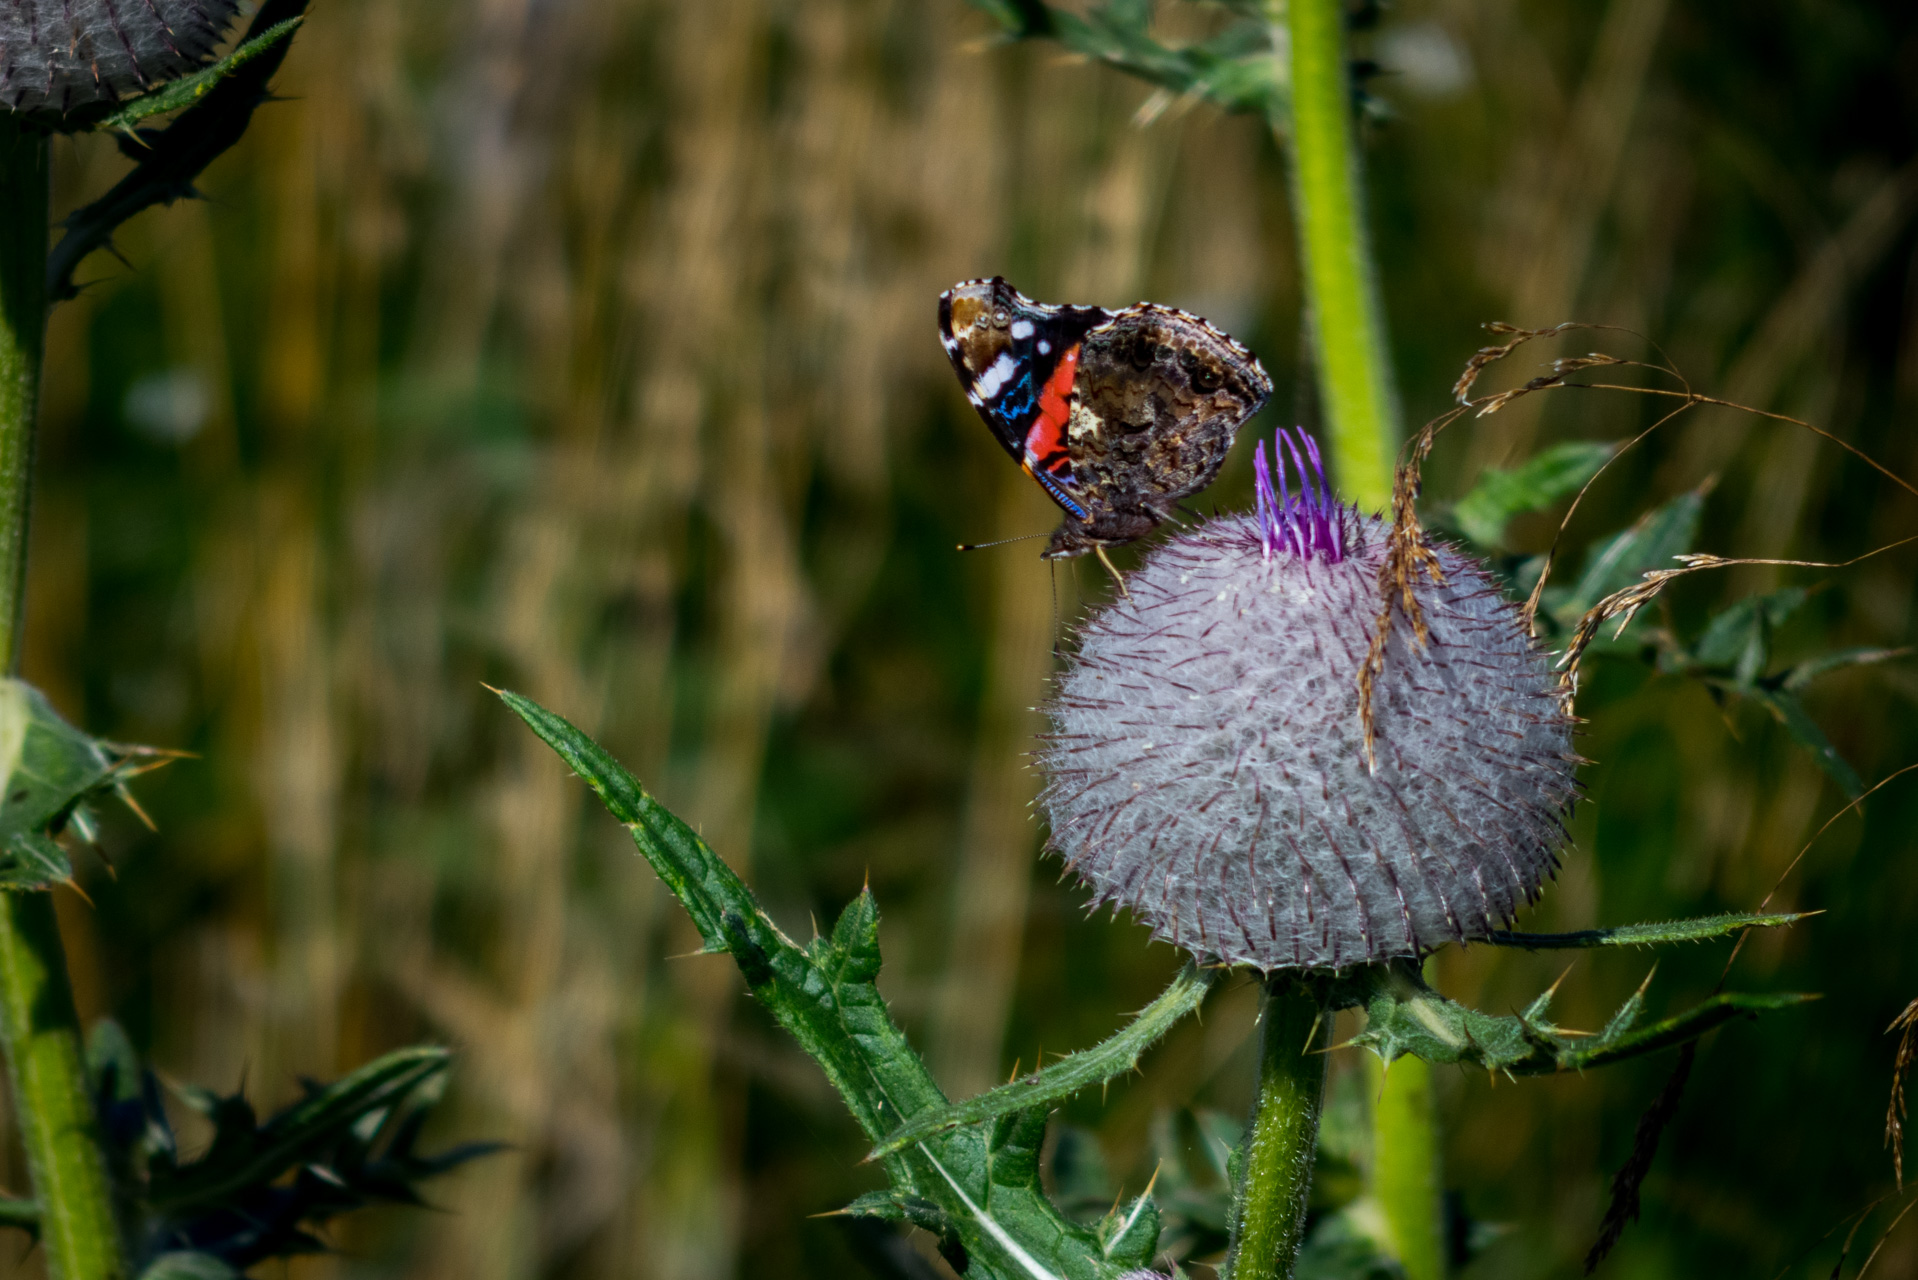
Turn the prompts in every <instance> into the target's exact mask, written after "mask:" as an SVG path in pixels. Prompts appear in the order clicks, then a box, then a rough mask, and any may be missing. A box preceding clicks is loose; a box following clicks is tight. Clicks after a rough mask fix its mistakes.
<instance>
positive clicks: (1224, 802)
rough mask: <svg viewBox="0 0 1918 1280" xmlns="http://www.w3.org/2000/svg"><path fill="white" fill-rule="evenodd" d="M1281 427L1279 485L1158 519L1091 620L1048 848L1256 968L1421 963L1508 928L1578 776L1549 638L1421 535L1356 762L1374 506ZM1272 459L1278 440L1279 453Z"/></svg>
mask: <svg viewBox="0 0 1918 1280" xmlns="http://www.w3.org/2000/svg"><path fill="white" fill-rule="evenodd" d="M1299 439H1300V442H1301V443H1302V444H1303V449H1302V450H1301V448H1300V445H1299V444H1295V443H1294V442H1293V440H1292V439H1291V437H1290V436H1289V435H1288V434H1286V433H1284V432H1281V433H1280V440H1281V442H1282V448H1283V449H1284V450H1285V451H1286V452H1289V453H1290V455H1291V461H1292V464H1293V465H1292V470H1294V471H1295V472H1296V474H1297V476H1298V480H1299V489H1300V492H1299V493H1298V494H1293V493H1292V492H1291V491H1290V484H1289V482H1288V478H1287V470H1288V468H1287V466H1286V454H1285V452H1279V466H1278V485H1277V489H1276V492H1275V491H1274V485H1273V481H1272V473H1271V470H1270V469H1269V468H1268V466H1267V463H1266V457H1265V447H1264V445H1263V443H1261V444H1260V446H1259V450H1258V455H1257V484H1258V493H1259V502H1258V509H1257V511H1256V512H1255V513H1254V514H1253V515H1250V516H1244V515H1239V516H1224V517H1220V518H1218V519H1215V520H1212V521H1210V522H1208V523H1206V524H1204V525H1202V526H1200V527H1199V528H1197V529H1195V530H1193V531H1191V532H1188V533H1184V534H1181V535H1180V536H1178V537H1176V538H1173V539H1172V540H1170V541H1169V542H1167V543H1166V544H1164V545H1163V546H1161V547H1159V548H1158V549H1157V550H1155V551H1154V552H1153V553H1152V554H1151V555H1150V556H1148V557H1147V559H1146V561H1145V563H1144V565H1143V566H1142V567H1141V568H1139V569H1138V570H1136V571H1135V572H1133V573H1132V574H1131V575H1130V576H1129V577H1128V579H1127V585H1128V588H1129V591H1130V598H1129V599H1122V600H1119V601H1116V602H1115V603H1114V604H1112V605H1111V606H1109V607H1108V608H1106V609H1105V610H1104V611H1102V612H1101V613H1099V614H1097V615H1096V616H1094V617H1093V618H1092V619H1091V620H1090V621H1088V622H1087V623H1086V624H1085V626H1084V628H1083V629H1082V631H1081V633H1080V644H1079V651H1078V653H1077V655H1076V657H1075V658H1074V659H1073V661H1072V662H1071V664H1070V666H1069V667H1068V669H1067V670H1066V672H1065V673H1064V675H1063V676H1062V677H1061V680H1060V684H1059V690H1058V693H1057V695H1056V696H1055V697H1054V698H1053V699H1052V701H1051V703H1050V704H1049V705H1048V707H1047V711H1048V713H1049V715H1050V717H1051V720H1052V727H1053V732H1052V733H1051V734H1049V735H1048V737H1047V740H1046V743H1045V745H1044V747H1043V748H1042V749H1041V751H1040V752H1039V761H1040V765H1041V768H1042V769H1043V771H1044V773H1045V776H1046V787H1045V790H1044V793H1043V794H1042V796H1041V797H1040V805H1041V808H1042V809H1043V810H1044V812H1045V814H1046V817H1047V819H1048V821H1049V823H1050V826H1051V839H1050V843H1049V848H1051V849H1052V850H1053V851H1054V852H1056V853H1058V854H1059V855H1060V856H1061V857H1063V858H1064V859H1065V862H1066V865H1067V866H1068V867H1070V868H1071V869H1072V870H1073V871H1074V872H1076V873H1077V874H1078V875H1079V877H1080V878H1081V879H1083V880H1084V881H1085V882H1086V883H1087V884H1088V885H1089V886H1090V887H1091V888H1092V889H1093V891H1094V894H1095V901H1096V902H1102V903H1113V904H1118V905H1123V906H1125V907H1126V908H1128V909H1129V910H1130V911H1131V912H1132V913H1133V914H1134V915H1136V916H1138V917H1139V918H1140V919H1142V920H1144V921H1145V922H1146V923H1147V924H1149V925H1151V927H1152V929H1153V932H1154V933H1155V934H1156V935H1158V936H1159V937H1162V938H1165V939H1167V940H1168V941H1171V942H1173V943H1176V944H1177V945H1179V946H1182V947H1185V948H1186V949H1188V950H1190V951H1192V952H1193V953H1194V954H1196V955H1199V956H1202V957H1206V958H1210V959H1217V960H1222V961H1225V962H1228V963H1231V964H1246V965H1253V966H1256V967H1258V968H1260V969H1265V970H1272V969H1280V968H1335V969H1336V968H1341V967H1344V966H1347V965H1351V964H1356V963H1360V962H1363V961H1368V960H1378V959H1383V958H1386V957H1392V956H1416V955H1422V954H1424V953H1426V952H1428V951H1431V950H1432V949H1434V948H1435V947H1438V946H1440V945H1442V944H1443V943H1446V942H1449V941H1457V940H1466V939H1472V938H1482V937H1485V936H1486V935H1488V934H1490V933H1492V932H1493V931H1495V930H1497V929H1500V928H1503V927H1505V926H1506V925H1507V924H1509V923H1510V921H1511V919H1512V916H1513V913H1514V912H1515V911H1516V910H1517V908H1518V907H1519V906H1520V904H1522V903H1526V902H1530V901H1532V900H1533V899H1534V898H1535V897H1536V896H1537V893H1538V890H1539V888H1540V886H1541V885H1542V884H1543V883H1544V881H1545V880H1546V879H1547V878H1548V877H1550V875H1551V874H1552V873H1553V872H1554V871H1555V870H1556V869H1557V853H1558V849H1559V847H1560V846H1561V844H1562V843H1563V840H1564V825H1563V824H1564V820H1565V818H1566V817H1567V816H1568V815H1569V814H1570V812H1571V807H1572V804H1573V801H1574V800H1575V798H1576V795H1577V782H1576V779H1575V777H1574V769H1575V767H1576V763H1577V757H1576V756H1575V755H1574V754H1573V752H1572V743H1571V733H1572V721H1571V718H1570V717H1569V716H1568V715H1567V714H1566V712H1565V710H1564V709H1563V707H1562V705H1561V702H1560V696H1559V691H1558V688H1557V682H1556V680H1555V679H1554V677H1553V675H1552V673H1551V670H1550V665H1549V661H1548V659H1547V658H1546V656H1545V655H1544V654H1543V653H1542V652H1541V651H1540V650H1539V649H1538V648H1537V647H1536V646H1535V645H1534V644H1533V643H1532V640H1531V637H1530V635H1529V634H1528V632H1527V630H1526V628H1525V626H1524V624H1523V622H1522V620H1521V618H1520V616H1519V612H1518V610H1517V609H1516V608H1515V607H1514V606H1513V605H1512V604H1510V603H1509V602H1508V601H1506V600H1505V598H1504V597H1503V596H1502V595H1501V594H1500V592H1499V590H1498V586H1497V584H1496V583H1495V582H1494V581H1493V580H1492V578H1491V577H1490V576H1489V575H1488V574H1487V573H1486V571H1485V570H1484V569H1483V568H1482V567H1481V566H1480V565H1479V564H1478V563H1477V562H1475V561H1473V560H1471V559H1469V558H1468V557H1466V556H1464V555H1462V554H1460V553H1458V552H1456V551H1454V550H1452V549H1451V548H1448V547H1443V546H1437V547H1434V548H1433V550H1434V552H1435V554H1436V555H1437V559H1438V563H1439V566H1440V568H1441V570H1442V573H1443V579H1444V580H1443V582H1442V583H1433V582H1431V581H1429V580H1427V579H1425V578H1423V577H1421V578H1419V579H1418V580H1417V583H1416V585H1415V588H1414V589H1415V590H1416V592H1417V594H1418V600H1419V604H1420V607H1421V610H1422V613H1423V616H1424V619H1425V623H1426V626H1427V628H1428V638H1427V641H1426V643H1425V644H1423V645H1421V644H1419V642H1418V640H1417V639H1416V637H1415V636H1414V634H1413V629H1412V627H1411V625H1410V624H1409V623H1408V622H1406V621H1405V619H1404V618H1403V617H1401V616H1400V615H1399V614H1397V613H1394V614H1393V615H1392V622H1391V624H1390V625H1391V626H1392V627H1393V632H1392V634H1391V635H1390V636H1389V637H1388V639H1387V642H1386V646H1385V664H1384V668H1383V670H1382V671H1381V672H1380V673H1379V674H1378V676H1377V679H1376V683H1375V686H1374V690H1373V703H1372V710H1373V715H1374V722H1375V726H1376V738H1375V759H1376V768H1371V767H1368V762H1367V754H1366V750H1365V741H1364V738H1363V730H1362V728H1361V717H1360V686H1359V680H1358V677H1359V672H1360V668H1361V666H1362V665H1363V664H1364V662H1365V660H1366V655H1367V652H1368V650H1369V648H1370V646H1371V641H1372V636H1373V632H1374V628H1375V626H1376V622H1377V618H1378V616H1379V600H1380V571H1381V568H1382V566H1383V564H1384V562H1385V554H1386V540H1387V539H1386V535H1387V532H1388V529H1387V526H1386V525H1385V523H1384V522H1383V521H1381V520H1379V519H1377V518H1374V517H1366V516H1362V515H1360V514H1359V513H1358V511H1357V510H1356V509H1355V508H1351V507H1347V506H1344V505H1342V504H1340V503H1338V502H1336V501H1335V500H1334V499H1333V497H1332V495H1331V493H1330V492H1329V490H1328V489H1327V488H1326V486H1325V481H1324V475H1323V471H1322V469H1321V468H1320V465H1319V457H1318V451H1317V447H1316V446H1315V445H1314V444H1313V442H1312V440H1311V438H1310V437H1309V436H1306V435H1305V434H1304V433H1303V432H1300V433H1299ZM1275 452H1277V451H1276V450H1275Z"/></svg>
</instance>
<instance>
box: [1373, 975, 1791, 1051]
mask: <svg viewBox="0 0 1918 1280" xmlns="http://www.w3.org/2000/svg"><path fill="white" fill-rule="evenodd" d="M1344 981H1345V982H1346V984H1347V986H1346V989H1345V992H1344V993H1343V998H1346V999H1350V1000H1352V1001H1353V1002H1354V1003H1358V1004H1362V1005H1364V1007H1365V1012H1366V1026H1365V1030H1364V1031H1362V1032H1360V1033H1359V1034H1358V1035H1357V1036H1354V1037H1353V1039H1352V1043H1354V1044H1357V1045H1362V1046H1364V1047H1365V1048H1368V1049H1370V1050H1372V1051H1373V1052H1374V1053H1376V1054H1378V1055H1379V1057H1380V1058H1381V1059H1383V1060H1384V1061H1385V1062H1386V1063H1387V1064H1388V1065H1389V1064H1390V1063H1391V1062H1392V1061H1393V1060H1394V1059H1396V1058H1398V1057H1400V1056H1402V1055H1404V1054H1408V1053H1409V1054H1411V1055H1413V1056H1414V1057H1418V1058H1423V1059H1425V1060H1426V1061H1427V1062H1437V1063H1454V1062H1457V1063H1466V1064H1469V1065H1472V1066H1478V1067H1484V1068H1485V1069H1486V1070H1488V1071H1497V1072H1500V1073H1502V1074H1504V1075H1508V1076H1526V1075H1550V1074H1552V1073H1555V1072H1559V1071H1582V1070H1585V1069H1586V1068H1588V1067H1600V1066H1607V1065H1609V1064H1611V1063H1614V1062H1620V1061H1623V1060H1624V1059H1626V1058H1633V1057H1638V1056H1640V1055H1641V1054H1646V1053H1653V1052H1656V1051H1657V1050H1660V1049H1666V1048H1670V1047H1671V1046H1673V1045H1677V1044H1682V1043H1684V1042H1685V1041H1687V1040H1694V1039H1696V1038H1698V1037H1699V1036H1701V1035H1704V1034H1705V1033H1706V1032H1707V1031H1710V1030H1711V1029H1712V1028H1714V1027H1717V1026H1720V1025H1722V1024H1723V1023H1726V1022H1729V1021H1730V1020H1731V1019H1733V1018H1735V1017H1737V1016H1739V1015H1740V1014H1745V1013H1759V1012H1763V1011H1766V1010H1771V1009H1785V1008H1790V1007H1791V1006H1793V1005H1797V1004H1802V1003H1804V1002H1805V1001H1807V1000H1812V999H1816V997H1815V996H1808V995H1802V994H1797V993H1783V994H1776V995H1761V994H1751V993H1744V992H1732V993H1726V994H1720V995H1715V996H1711V997H1709V998H1708V999H1706V1000H1703V1001H1701V1002H1699V1003H1698V1004H1695V1005H1693V1006H1692V1007H1691V1008H1689V1009H1686V1010H1685V1011H1683V1012H1682V1013H1679V1014H1676V1015H1674V1016H1673V1017H1670V1018H1666V1019H1664V1020H1663V1021H1661V1022H1656V1023H1653V1024H1652V1025H1651V1026H1648V1027H1645V1028H1643V1029H1642V1030H1638V1031H1631V1030H1629V1028H1630V1026H1631V1025H1632V1024H1633V1023H1634V1022H1635V1021H1636V1018H1637V1011H1638V1009H1639V1008H1640V1007H1641V1006H1642V1000H1643V996H1644V992H1643V990H1642V989H1641V990H1640V991H1639V992H1638V993H1637V994H1635V995H1634V996H1633V997H1632V998H1631V1000H1629V1001H1627V1002H1626V1007H1625V1008H1624V1009H1621V1010H1620V1012H1619V1013H1618V1014H1615V1015H1614V1016H1613V1017H1612V1018H1611V1019H1610V1020H1609V1022H1608V1024H1607V1027H1606V1030H1605V1032H1604V1033H1603V1034H1600V1035H1596V1036H1594V1035H1590V1034H1584V1033H1576V1032H1569V1031H1566V1030H1564V1029H1562V1028H1560V1027H1557V1026H1554V1025H1553V1024H1552V1023H1551V1022H1549V1021H1548V1020H1546V1018H1545V1017H1544V1001H1545V997H1540V999H1539V1000H1537V1001H1534V1002H1533V1005H1532V1007H1531V1008H1529V1009H1527V1010H1526V1012H1525V1014H1523V1015H1522V1016H1518V1017H1495V1016H1493V1015H1491V1014H1486V1013H1480V1012H1479V1011H1478V1010H1476V1009H1468V1008H1466V1007H1465V1006H1464V1005H1461V1004H1457V1003H1455V1002H1453V1001H1451V1000H1448V999H1446V998H1445V997H1444V996H1442V995H1440V994H1439V993H1438V992H1436V991H1434V990H1432V989H1431V988H1430V987H1428V986H1426V985H1425V981H1424V979H1423V978H1421V977H1420V976H1419V974H1418V971H1417V970H1416V969H1415V968H1413V967H1412V966H1411V965H1410V964H1408V963H1406V962H1402V961H1401V962H1394V963H1392V964H1389V965H1367V966H1365V967H1364V968H1362V969H1359V970H1356V971H1354V973H1352V974H1351V975H1350V976H1349V977H1347V978H1346V979H1345V980H1344ZM1549 994H1550V993H1549V992H1548V993H1547V996H1549Z"/></svg>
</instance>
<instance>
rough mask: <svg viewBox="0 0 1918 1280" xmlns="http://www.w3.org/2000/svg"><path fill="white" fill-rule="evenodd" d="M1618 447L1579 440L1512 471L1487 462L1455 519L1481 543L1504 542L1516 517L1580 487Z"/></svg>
mask: <svg viewBox="0 0 1918 1280" xmlns="http://www.w3.org/2000/svg"><path fill="white" fill-rule="evenodd" d="M1617 452H1618V446H1617V445H1616V444H1611V443H1604V442H1599V441H1590V440H1575V441H1572V442H1570V443H1567V444H1560V445H1554V446H1553V447H1551V448H1549V449H1546V450H1543V451H1542V452H1540V453H1538V454H1537V455H1536V456H1534V457H1532V458H1530V459H1527V460H1526V461H1525V462H1523V463H1521V464H1520V465H1519V466H1517V467H1514V468H1512V469H1511V470H1510V471H1501V470H1499V469H1498V468H1496V467H1487V468H1486V469H1485V471H1484V472H1483V473H1482V474H1481V475H1480V476H1479V480H1478V483H1477V484H1476V485H1474V486H1472V491H1471V492H1470V493H1468V494H1466V495H1465V497H1463V498H1461V499H1460V500H1459V503H1458V505H1457V506H1455V507H1454V508H1452V520H1453V522H1454V523H1456V524H1457V525H1458V527H1459V531H1460V532H1461V533H1463V534H1464V535H1465V536H1466V537H1468V538H1470V539H1471V540H1472V541H1473V542H1476V543H1478V544H1479V545H1480V546H1483V547H1503V546H1504V545H1505V526H1506V525H1507V524H1509V523H1511V520H1512V517H1513V516H1516V515H1520V514H1522V513H1523V512H1527V511H1536V510H1538V509H1539V508H1541V507H1548V506H1550V505H1551V504H1552V503H1554V502H1557V501H1558V500H1559V499H1561V498H1564V497H1567V496H1569V495H1570V494H1573V493H1576V492H1578V490H1579V489H1580V487H1582V486H1583V485H1584V484H1585V482H1586V481H1588V480H1590V479H1591V478H1592V477H1593V476H1595V475H1597V474H1598V469H1599V468H1600V467H1602V466H1604V465H1605V464H1606V463H1607V462H1610V461H1611V460H1612V456H1613V455H1614V454H1616V453H1617Z"/></svg>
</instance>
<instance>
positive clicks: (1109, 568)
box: [1093, 546, 1132, 600]
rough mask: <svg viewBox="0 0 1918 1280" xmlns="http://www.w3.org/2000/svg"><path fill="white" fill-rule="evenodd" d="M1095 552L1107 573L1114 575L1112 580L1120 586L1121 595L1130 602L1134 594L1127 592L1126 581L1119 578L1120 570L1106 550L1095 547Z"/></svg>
mask: <svg viewBox="0 0 1918 1280" xmlns="http://www.w3.org/2000/svg"><path fill="white" fill-rule="evenodd" d="M1093 550H1094V551H1096V552H1098V554H1099V563H1100V564H1102V565H1104V566H1105V567H1106V572H1107V573H1109V574H1111V575H1112V580H1113V581H1114V582H1116V583H1118V584H1119V594H1120V595H1122V596H1124V597H1125V598H1126V599H1128V600H1130V599H1132V593H1131V592H1130V591H1128V590H1126V585H1125V579H1124V578H1122V577H1120V576H1119V568H1118V566H1117V565H1115V564H1113V563H1112V557H1111V556H1109V555H1107V554H1106V549H1105V548H1104V547H1099V546H1095V547H1093Z"/></svg>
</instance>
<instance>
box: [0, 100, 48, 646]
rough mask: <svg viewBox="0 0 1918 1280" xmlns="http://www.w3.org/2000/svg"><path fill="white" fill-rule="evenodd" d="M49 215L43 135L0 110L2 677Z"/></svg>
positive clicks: (15, 630) (41, 323) (20, 556)
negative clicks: (23, 125)
mask: <svg viewBox="0 0 1918 1280" xmlns="http://www.w3.org/2000/svg"><path fill="white" fill-rule="evenodd" d="M49 220H50V215H49V213H48V208H47V135H46V134H44V133H40V132H38V131H36V130H33V129H28V128H24V127H22V126H20V125H17V124H15V123H14V119H13V116H12V114H11V113H9V112H6V111H0V672H4V673H5V674H7V675H12V674H14V673H15V672H17V671H18V670H19V669H20V643H19V635H20V614H21V608H22V605H23V603H24V601H23V597H24V596H25V588H26V580H27V506H28V494H29V491H30V489H31V485H32V480H33V426H34V421H35V417H36V415H37V414H38V412H39V407H40V358H41V355H42V353H43V351H44V350H45V347H46V335H47V291H46V269H47V226H48V222H49Z"/></svg>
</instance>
